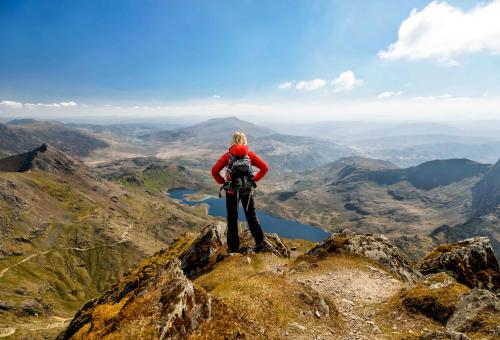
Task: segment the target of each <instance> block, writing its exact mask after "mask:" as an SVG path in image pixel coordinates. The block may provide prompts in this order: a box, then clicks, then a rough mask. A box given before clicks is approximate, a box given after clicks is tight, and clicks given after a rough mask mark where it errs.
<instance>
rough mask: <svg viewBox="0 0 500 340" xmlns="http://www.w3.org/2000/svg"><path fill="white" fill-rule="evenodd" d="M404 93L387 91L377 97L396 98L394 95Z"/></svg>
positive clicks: (398, 95) (397, 95)
mask: <svg viewBox="0 0 500 340" xmlns="http://www.w3.org/2000/svg"><path fill="white" fill-rule="evenodd" d="M402 94H403V91H385V92H382V93H380V94H379V95H378V96H377V98H379V99H387V98H394V97H400V96H401V95H402Z"/></svg>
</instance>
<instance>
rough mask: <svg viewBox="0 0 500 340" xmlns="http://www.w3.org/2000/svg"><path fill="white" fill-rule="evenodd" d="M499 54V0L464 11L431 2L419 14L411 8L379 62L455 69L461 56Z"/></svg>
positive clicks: (445, 4)
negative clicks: (420, 63)
mask: <svg viewBox="0 0 500 340" xmlns="http://www.w3.org/2000/svg"><path fill="white" fill-rule="evenodd" d="M479 52H490V53H494V54H500V0H493V1H491V2H488V3H482V4H479V5H478V6H476V7H474V8H473V9H471V10H469V11H464V10H462V9H460V8H457V7H454V6H452V5H450V4H448V3H446V2H438V1H433V2H431V3H430V4H429V5H427V6H426V7H425V8H424V9H422V10H421V11H420V12H419V11H418V10H417V9H413V10H412V12H411V13H410V16H409V17H408V18H406V19H405V20H404V21H403V22H402V23H401V26H400V27H399V32H398V40H397V41H396V42H395V43H393V44H390V45H389V47H388V48H387V50H385V51H379V53H378V56H379V57H380V58H381V59H387V60H396V59H412V60H419V59H434V60H437V61H439V62H441V63H443V64H446V65H449V66H454V65H457V64H458V62H457V61H456V60H455V59H454V58H455V57H457V56H460V55H464V54H472V53H479Z"/></svg>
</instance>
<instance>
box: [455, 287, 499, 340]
mask: <svg viewBox="0 0 500 340" xmlns="http://www.w3.org/2000/svg"><path fill="white" fill-rule="evenodd" d="M447 328H449V329H452V330H454V331H459V332H467V333H471V334H478V335H482V336H490V337H492V338H495V339H499V338H500V299H499V298H498V297H497V296H496V295H495V294H493V293H492V292H490V291H488V290H485V289H474V290H472V291H471V292H470V293H468V294H464V295H462V296H461V297H460V299H459V300H458V303H457V308H456V311H455V313H454V314H453V316H452V317H451V318H450V320H449V321H448V323H447Z"/></svg>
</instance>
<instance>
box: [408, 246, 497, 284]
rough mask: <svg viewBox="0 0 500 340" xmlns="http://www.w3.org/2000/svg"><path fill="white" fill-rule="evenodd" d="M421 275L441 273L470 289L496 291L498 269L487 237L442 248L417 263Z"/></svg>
mask: <svg viewBox="0 0 500 340" xmlns="http://www.w3.org/2000/svg"><path fill="white" fill-rule="evenodd" d="M418 268H419V269H420V271H421V272H422V273H424V274H429V273H438V272H442V271H445V272H447V273H449V274H450V275H451V276H453V277H454V278H456V279H457V281H458V282H461V283H463V284H465V285H467V286H469V287H471V288H484V289H490V290H492V291H499V290H500V268H499V265H498V261H497V259H496V257H495V254H494V252H493V249H492V248H491V244H490V240H489V239H488V238H487V237H474V238H470V239H466V240H463V241H461V242H458V243H452V244H444V245H441V246H439V247H437V248H436V249H434V250H433V251H431V252H430V253H429V254H428V255H427V256H425V257H424V258H423V259H422V260H420V261H419V263H418Z"/></svg>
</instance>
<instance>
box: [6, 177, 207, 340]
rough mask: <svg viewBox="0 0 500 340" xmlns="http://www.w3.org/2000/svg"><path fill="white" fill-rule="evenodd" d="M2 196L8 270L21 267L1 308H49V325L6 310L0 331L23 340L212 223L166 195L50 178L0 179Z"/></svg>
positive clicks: (9, 274)
mask: <svg viewBox="0 0 500 340" xmlns="http://www.w3.org/2000/svg"><path fill="white" fill-rule="evenodd" d="M0 194H1V195H0V198H2V199H0V212H1V213H0V216H2V218H1V219H0V232H1V234H2V238H1V239H0V254H3V256H2V257H1V258H0V271H2V270H3V269H4V268H7V267H10V266H13V265H15V266H14V267H12V268H11V269H9V270H8V271H6V272H5V273H4V274H3V277H1V278H0V301H7V302H9V303H13V304H14V305H19V304H21V303H22V302H23V301H27V300H33V299H40V300H41V301H43V305H45V306H46V307H47V311H46V312H43V313H42V314H43V315H41V318H36V317H34V316H23V317H21V316H19V315H18V314H19V311H18V310H11V311H0V314H1V315H2V317H1V318H0V320H1V321H0V328H1V327H2V326H3V327H5V326H9V325H12V324H17V327H21V329H19V330H18V331H17V332H16V333H17V334H18V335H19V334H23V333H22V332H23V329H24V330H25V328H26V327H24V328H22V327H23V326H20V325H21V324H24V323H26V324H30V323H42V326H43V327H44V325H46V324H48V323H50V322H51V321H50V320H51V319H52V318H51V315H55V316H60V317H69V316H71V315H72V314H73V313H74V311H75V310H76V308H78V307H79V306H81V305H82V303H84V302H86V301H87V300H89V299H91V298H93V297H95V296H98V295H99V294H100V293H102V292H103V291H104V290H105V289H107V288H108V287H109V285H110V284H112V283H114V282H115V281H116V280H117V279H118V278H119V277H120V276H121V275H122V274H123V272H124V271H126V270H127V269H128V268H130V267H131V266H132V265H134V264H135V263H137V261H139V260H140V259H142V258H144V257H146V256H149V255H150V254H152V253H153V252H155V251H157V250H158V249H159V248H160V247H162V246H165V245H166V244H167V243H168V242H170V241H171V240H172V239H173V238H174V237H175V236H177V235H179V234H180V233H181V232H184V231H186V230H194V229H196V228H198V227H200V226H203V225H204V224H205V223H206V220H207V217H206V215H205V214H204V213H203V211H202V210H201V209H192V208H188V207H184V206H181V205H179V204H177V203H175V202H173V201H171V200H169V199H168V198H166V197H164V195H161V194H158V195H155V194H148V193H146V192H144V190H142V189H133V188H123V187H122V186H120V185H117V184H113V183H110V182H107V181H102V182H98V181H90V182H89V181H85V180H82V179H81V178H78V177H76V178H73V177H70V176H68V177H60V176H57V175H54V174H51V173H45V172H30V173H0ZM70 248H73V249H70ZM40 253H42V254H40ZM35 254H39V255H36V256H34V257H33V258H31V259H30V260H29V261H27V262H25V263H22V264H19V265H16V263H19V262H20V261H22V260H23V259H25V258H27V257H29V256H30V255H35ZM17 288H21V290H22V293H19V292H20V291H18V292H16V289H17ZM42 319H45V321H43V320H42ZM35 328H37V327H35ZM28 334H29V333H28Z"/></svg>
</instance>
